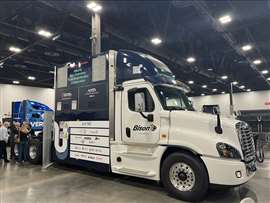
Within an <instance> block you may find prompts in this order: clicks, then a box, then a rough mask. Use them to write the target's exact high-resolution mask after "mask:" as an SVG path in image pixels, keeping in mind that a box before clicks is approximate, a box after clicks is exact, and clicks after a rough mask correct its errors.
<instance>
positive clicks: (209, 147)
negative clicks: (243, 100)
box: [54, 50, 256, 201]
mask: <svg viewBox="0 0 270 203" xmlns="http://www.w3.org/2000/svg"><path fill="white" fill-rule="evenodd" d="M82 64H84V66H82ZM77 68H78V69H76V65H75V66H73V67H72V68H71V67H69V66H65V67H61V68H60V70H59V69H58V71H57V75H58V76H57V78H56V81H57V82H58V85H57V89H56V104H57V108H56V115H55V118H56V123H55V131H56V133H55V143H54V145H55V149H56V150H55V159H56V161H58V162H61V163H63V162H64V163H69V164H75V165H81V166H85V167H89V168H95V169H97V170H106V171H109V172H113V173H118V174H124V175H130V176H135V177H141V178H146V179H151V180H156V181H161V182H162V183H163V185H164V187H165V188H166V189H167V191H168V192H169V193H170V194H172V195H173V196H175V197H177V198H180V199H183V200H187V201H197V200H200V199H202V198H203V197H204V196H205V194H206V193H207V190H208V186H209V184H218V185H226V186H236V185H241V184H243V183H245V182H247V181H248V180H249V179H250V178H252V177H253V176H254V174H255V170H256V163H255V148H254V141H253V137H252V133H251V131H250V128H249V126H248V125H247V124H246V123H245V122H241V121H239V120H235V119H231V118H225V117H221V116H220V115H219V114H217V115H211V114H206V113H201V112H197V111H195V110H194V108H193V107H192V105H191V104H190V102H189V100H188V98H187V96H186V94H185V93H186V92H187V91H188V89H189V88H188V87H187V86H186V85H185V84H183V83H181V82H179V81H177V80H175V77H174V75H173V73H172V72H171V71H170V69H169V68H168V66H166V65H165V64H164V63H163V62H161V61H160V60H158V59H156V58H154V57H152V56H150V55H147V54H143V53H139V52H134V51H127V50H120V51H109V52H106V53H103V54H101V55H98V56H96V57H94V59H92V61H91V60H90V61H88V62H87V63H78V65H77ZM65 95H68V96H66V97H65Z"/></svg>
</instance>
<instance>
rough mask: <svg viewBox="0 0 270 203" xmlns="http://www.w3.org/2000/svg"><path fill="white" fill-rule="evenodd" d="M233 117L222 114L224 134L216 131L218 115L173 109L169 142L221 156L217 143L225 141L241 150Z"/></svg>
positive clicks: (202, 152) (205, 153)
mask: <svg viewBox="0 0 270 203" xmlns="http://www.w3.org/2000/svg"><path fill="white" fill-rule="evenodd" d="M237 122H239V121H237V120H235V119H233V118H229V117H224V116H221V127H222V129H223V133H222V134H217V133H216V132H215V126H216V125H217V116H216V115H213V114H207V113H202V112H196V111H171V112H170V123H171V128H170V133H169V137H170V138H169V142H177V143H178V144H180V143H181V145H184V146H188V147H189V148H190V149H192V150H194V151H196V152H197V153H200V154H204V155H209V156H213V155H214V156H219V155H218V152H217V150H216V144H217V143H218V142H223V143H227V144H230V145H232V146H233V147H235V148H236V149H238V150H239V152H240V154H241V153H242V152H241V146H240V143H239V138H238V135H237V132H236V129H235V124H236V123H237Z"/></svg>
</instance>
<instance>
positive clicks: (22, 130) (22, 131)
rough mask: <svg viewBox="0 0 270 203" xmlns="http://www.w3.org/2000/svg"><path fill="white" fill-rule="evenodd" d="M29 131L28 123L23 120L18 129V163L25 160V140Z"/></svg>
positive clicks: (26, 140)
mask: <svg viewBox="0 0 270 203" xmlns="http://www.w3.org/2000/svg"><path fill="white" fill-rule="evenodd" d="M29 133H30V130H29V125H28V124H27V123H26V122H23V124H22V126H21V128H20V131H19V140H20V141H19V142H20V144H19V163H22V162H25V161H26V160H27V156H26V155H27V142H28V135H29Z"/></svg>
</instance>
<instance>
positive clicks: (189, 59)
mask: <svg viewBox="0 0 270 203" xmlns="http://www.w3.org/2000/svg"><path fill="white" fill-rule="evenodd" d="M195 61H196V59H195V58H194V57H188V58H187V62H188V63H194V62H195Z"/></svg>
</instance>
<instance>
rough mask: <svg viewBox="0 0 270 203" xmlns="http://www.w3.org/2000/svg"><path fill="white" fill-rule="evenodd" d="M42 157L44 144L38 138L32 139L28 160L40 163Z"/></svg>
mask: <svg viewBox="0 0 270 203" xmlns="http://www.w3.org/2000/svg"><path fill="white" fill-rule="evenodd" d="M41 159H42V144H41V141H39V140H38V139H32V140H30V141H29V144H28V160H29V162H30V163H32V164H40V163H41Z"/></svg>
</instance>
